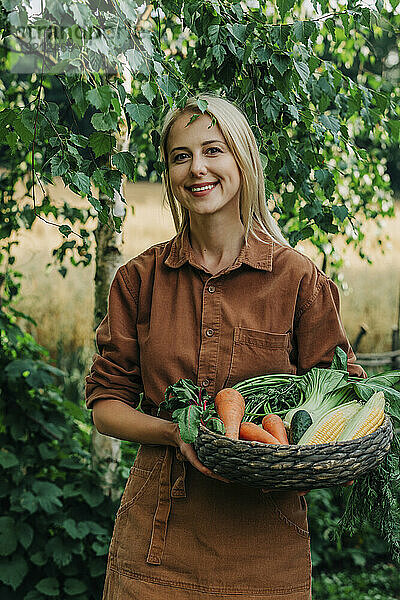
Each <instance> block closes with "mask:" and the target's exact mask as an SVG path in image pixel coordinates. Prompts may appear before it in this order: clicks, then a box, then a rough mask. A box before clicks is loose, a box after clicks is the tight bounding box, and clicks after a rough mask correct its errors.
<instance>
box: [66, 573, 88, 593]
mask: <svg viewBox="0 0 400 600" xmlns="http://www.w3.org/2000/svg"><path fill="white" fill-rule="evenodd" d="M86 590H87V585H86V584H85V583H84V582H83V581H81V580H80V579H73V578H72V577H71V578H68V579H66V580H65V583H64V591H65V593H66V594H68V596H76V595H77V594H83V593H84V592H86Z"/></svg>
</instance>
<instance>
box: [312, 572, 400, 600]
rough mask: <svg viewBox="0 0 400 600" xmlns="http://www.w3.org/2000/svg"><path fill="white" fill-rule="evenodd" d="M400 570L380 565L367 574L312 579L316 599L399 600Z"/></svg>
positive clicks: (347, 574)
mask: <svg viewBox="0 0 400 600" xmlns="http://www.w3.org/2000/svg"><path fill="white" fill-rule="evenodd" d="M399 590H400V571H399V570H398V569H397V568H396V567H395V566H394V565H392V564H383V563H381V564H380V563H378V564H375V565H374V566H372V567H371V568H370V569H368V570H367V571H358V572H351V571H348V570H346V571H342V572H341V573H330V574H329V575H327V574H325V573H323V574H321V575H320V576H319V577H316V578H315V579H314V580H313V600H343V599H344V598H345V599H346V600H398V598H399Z"/></svg>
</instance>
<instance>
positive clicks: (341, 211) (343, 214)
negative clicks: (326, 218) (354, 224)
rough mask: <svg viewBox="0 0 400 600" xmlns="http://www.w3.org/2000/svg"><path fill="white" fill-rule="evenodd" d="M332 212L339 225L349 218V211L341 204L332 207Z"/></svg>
mask: <svg viewBox="0 0 400 600" xmlns="http://www.w3.org/2000/svg"><path fill="white" fill-rule="evenodd" d="M332 212H333V214H334V215H335V217H336V218H337V219H339V221H340V222H341V223H343V221H344V220H345V219H347V217H348V216H349V210H348V208H347V206H345V205H344V204H342V205H341V206H337V205H334V206H332Z"/></svg>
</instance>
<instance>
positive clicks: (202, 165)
mask: <svg viewBox="0 0 400 600" xmlns="http://www.w3.org/2000/svg"><path fill="white" fill-rule="evenodd" d="M192 114H193V113H183V114H182V115H181V116H179V117H178V118H177V120H176V121H175V123H174V124H173V125H172V127H171V130H170V132H169V135H168V142H167V153H168V155H167V160H168V171H169V178H170V183H171V189H172V192H173V194H174V196H175V198H176V199H177V200H178V202H180V204H181V205H182V206H184V207H185V208H187V209H188V210H189V211H190V213H196V214H199V215H200V214H202V215H205V214H213V213H217V212H220V211H224V210H225V211H232V210H235V211H237V212H238V213H239V197H240V186H241V180H240V171H239V168H238V165H237V163H236V160H235V158H234V156H233V154H232V152H231V151H230V149H229V148H228V146H227V144H226V141H225V138H224V136H223V135H222V132H221V130H220V129H219V127H218V125H216V124H215V125H212V126H211V127H210V125H211V118H210V116H209V115H207V114H202V115H200V116H199V117H197V118H196V119H195V121H193V122H192V123H190V125H187V124H188V122H189V121H190V118H191V116H192Z"/></svg>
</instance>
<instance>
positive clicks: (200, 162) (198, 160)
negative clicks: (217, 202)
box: [190, 153, 207, 177]
mask: <svg viewBox="0 0 400 600" xmlns="http://www.w3.org/2000/svg"><path fill="white" fill-rule="evenodd" d="M190 170H191V172H192V175H193V176H194V177H199V176H203V175H206V174H207V165H206V158H205V156H203V154H202V153H199V154H195V153H193V157H192V164H191V166H190Z"/></svg>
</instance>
